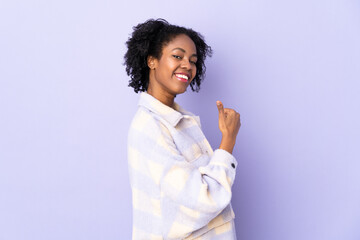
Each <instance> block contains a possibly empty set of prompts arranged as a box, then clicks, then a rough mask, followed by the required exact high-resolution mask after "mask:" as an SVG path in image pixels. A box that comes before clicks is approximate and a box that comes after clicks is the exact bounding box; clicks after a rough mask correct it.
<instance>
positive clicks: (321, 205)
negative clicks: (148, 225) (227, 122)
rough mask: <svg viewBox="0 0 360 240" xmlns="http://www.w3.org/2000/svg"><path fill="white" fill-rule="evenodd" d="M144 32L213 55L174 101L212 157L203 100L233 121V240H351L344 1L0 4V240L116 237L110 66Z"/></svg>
mask: <svg viewBox="0 0 360 240" xmlns="http://www.w3.org/2000/svg"><path fill="white" fill-rule="evenodd" d="M149 18H165V19H166V20H168V21H169V22H170V23H173V24H178V25H182V26H187V27H191V28H193V29H194V30H196V31H199V32H200V33H202V34H203V35H204V36H205V39H206V41H207V43H208V44H209V45H211V46H212V48H213V50H214V55H213V57H212V58H209V59H208V60H207V75H206V76H207V77H206V79H205V81H204V82H203V84H202V88H201V91H200V92H199V93H193V92H191V90H190V89H189V91H188V92H186V93H185V94H183V95H179V96H177V98H176V101H177V102H178V103H179V104H180V105H182V106H183V107H184V108H186V109H188V110H190V111H192V112H194V113H195V114H197V115H199V116H200V117H201V122H202V126H203V131H204V133H205V135H206V136H207V137H208V139H209V141H210V143H211V144H212V146H213V147H214V148H217V146H218V145H219V143H220V137H221V135H220V132H219V130H218V125H217V124H218V112H217V108H216V100H222V101H223V103H224V105H225V107H230V108H234V109H236V110H237V111H238V112H240V113H241V119H242V127H241V129H240V132H239V135H238V140H237V145H236V149H235V150H234V155H235V157H236V158H237V160H238V162H239V167H238V170H237V175H236V181H235V184H234V186H233V200H232V203H233V207H234V211H235V215H236V229H237V236H238V239H239V240H359V239H360V230H359V229H360V228H359V226H360V174H359V172H360V150H359V149H360V127H359V122H360V113H359V110H360V96H359V91H360V82H359V81H360V44H359V43H360V3H359V1H356V0H317V1H313V0H301V1H300V0H294V1H285V0H274V1H268V0H240V1H215V0H214V1H211V0H207V1H205V0H198V1H195V0H184V1H156V0H154V1H136V0H134V1H115V0H105V1H100V0H98V1H92V0H90V1H85V0H79V1H76V0H75V1H70V0H64V1H51V0H50V1H48V0H38V1H37V0H28V1H25V0H23V1H21V0H14V1H10V0H7V1H6V0H5V1H1V3H0V240H50V239H51V240H64V239H71V240H72V239H74V240H119V239H121V240H123V239H131V226H132V216H131V208H132V206H131V189H130V185H129V181H128V167H127V155H126V136H127V130H128V127H129V124H130V121H131V119H132V117H133V114H134V113H135V111H136V108H137V101H138V95H137V94H135V93H134V92H133V90H132V89H130V88H128V87H127V84H128V80H129V78H128V76H127V75H126V73H125V68H124V66H123V62H124V60H123V56H124V54H125V51H126V47H125V42H126V40H127V39H128V37H129V35H130V33H131V32H132V27H133V26H134V25H136V24H138V23H140V22H144V21H145V20H147V19H149Z"/></svg>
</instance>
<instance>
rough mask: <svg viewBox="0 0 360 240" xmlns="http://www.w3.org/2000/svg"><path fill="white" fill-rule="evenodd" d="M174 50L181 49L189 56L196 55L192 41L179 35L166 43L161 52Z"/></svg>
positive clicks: (185, 36) (183, 35)
mask: <svg viewBox="0 0 360 240" xmlns="http://www.w3.org/2000/svg"><path fill="white" fill-rule="evenodd" d="M175 48H182V49H184V50H185V51H186V53H189V54H196V46H195V43H194V42H193V40H191V38H190V37H189V36H187V35H185V34H180V35H177V36H176V37H174V38H173V39H172V40H171V41H170V42H168V43H167V44H166V45H165V46H164V48H163V50H164V51H172V50H173V49H175Z"/></svg>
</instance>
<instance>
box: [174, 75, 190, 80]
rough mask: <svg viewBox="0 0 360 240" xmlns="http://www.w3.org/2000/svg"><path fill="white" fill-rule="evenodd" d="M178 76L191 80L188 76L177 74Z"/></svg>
mask: <svg viewBox="0 0 360 240" xmlns="http://www.w3.org/2000/svg"><path fill="white" fill-rule="evenodd" d="M176 76H178V77H180V78H185V79H186V80H189V78H188V76H186V75H182V74H176Z"/></svg>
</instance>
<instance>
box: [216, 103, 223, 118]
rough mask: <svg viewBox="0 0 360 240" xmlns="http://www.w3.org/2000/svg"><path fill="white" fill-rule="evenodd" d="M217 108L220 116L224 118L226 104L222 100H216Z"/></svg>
mask: <svg viewBox="0 0 360 240" xmlns="http://www.w3.org/2000/svg"><path fill="white" fill-rule="evenodd" d="M216 105H217V108H218V110H219V118H224V115H225V113H224V106H223V104H222V102H221V101H216Z"/></svg>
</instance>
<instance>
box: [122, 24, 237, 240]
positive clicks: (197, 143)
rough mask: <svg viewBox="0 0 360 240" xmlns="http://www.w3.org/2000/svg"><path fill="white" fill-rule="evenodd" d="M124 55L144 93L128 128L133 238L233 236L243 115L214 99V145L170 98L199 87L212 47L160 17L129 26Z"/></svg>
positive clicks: (136, 88)
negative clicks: (237, 152)
mask: <svg viewBox="0 0 360 240" xmlns="http://www.w3.org/2000/svg"><path fill="white" fill-rule="evenodd" d="M127 47H128V50H127V52H126V54H125V65H126V71H127V74H128V75H129V76H130V77H131V80H130V83H129V86H130V87H133V88H134V91H135V92H139V91H140V92H141V94H140V99H139V103H138V110H137V112H136V114H135V117H134V119H133V121H132V123H131V126H130V130H129V133H128V162H129V174H130V183H131V188H132V199H133V239H136V240H138V239H146V240H150V239H152V240H156V239H159V240H160V239H212V240H213V239H221V240H227V239H229V240H232V239H236V235H235V226H234V220H233V219H234V217H235V215H234V212H233V209H232V207H231V203H230V201H231V196H232V194H231V187H232V184H233V182H234V179H235V172H236V166H237V161H236V160H235V158H234V157H233V155H232V151H233V148H234V145H235V140H236V136H237V133H238V131H239V128H240V125H241V124H240V115H239V113H237V112H236V111H234V110H232V109H228V108H224V107H223V105H222V103H221V102H220V101H217V107H218V111H219V128H220V131H221V133H222V140H221V144H220V146H219V148H218V149H216V150H215V151H213V149H212V148H211V146H210V144H209V143H208V141H207V140H206V138H205V136H204V134H203V132H202V131H201V128H200V120H199V117H197V116H195V115H194V114H192V113H190V112H188V111H186V110H184V109H183V108H181V107H180V106H179V105H178V104H177V103H176V102H175V101H174V98H175V96H176V95H177V94H181V93H183V92H185V91H186V89H187V88H188V86H189V85H190V87H191V89H192V90H193V91H198V90H199V89H200V84H201V81H202V78H203V76H204V73H205V58H206V56H210V55H211V48H210V47H209V46H208V45H207V44H206V43H205V41H204V39H203V37H202V36H201V35H200V34H199V33H197V32H195V31H193V30H191V29H187V28H184V27H179V26H175V25H171V24H169V23H168V22H166V21H165V20H163V19H158V20H152V19H151V20H148V21H146V22H145V23H142V24H139V25H137V26H136V27H134V32H133V33H132V36H131V37H130V38H129V40H128V41H127Z"/></svg>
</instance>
